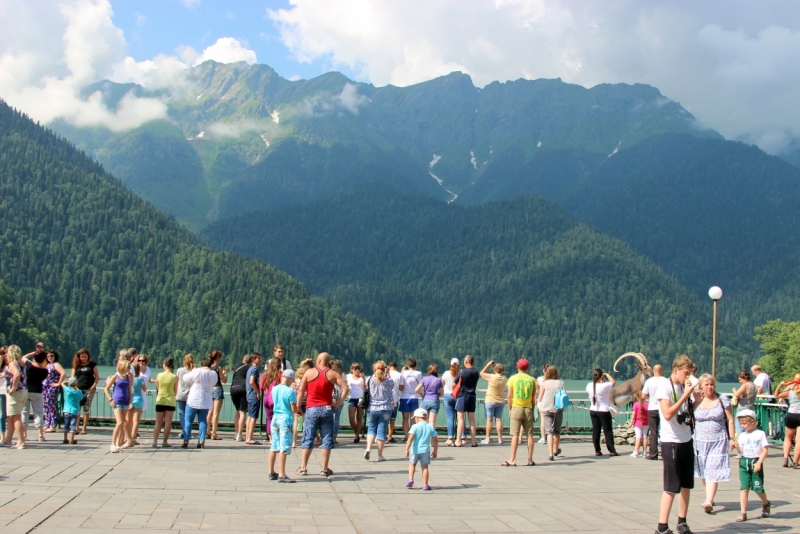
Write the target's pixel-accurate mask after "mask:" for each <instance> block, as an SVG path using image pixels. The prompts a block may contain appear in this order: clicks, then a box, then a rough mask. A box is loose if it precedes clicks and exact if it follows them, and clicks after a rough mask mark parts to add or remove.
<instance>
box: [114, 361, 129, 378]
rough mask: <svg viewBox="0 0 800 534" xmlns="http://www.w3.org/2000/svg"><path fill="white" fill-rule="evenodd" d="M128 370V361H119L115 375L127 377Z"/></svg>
mask: <svg viewBox="0 0 800 534" xmlns="http://www.w3.org/2000/svg"><path fill="white" fill-rule="evenodd" d="M130 370H131V362H129V361H128V360H120V361H118V362H117V373H119V374H120V376H125V375H127V374H128V371H130Z"/></svg>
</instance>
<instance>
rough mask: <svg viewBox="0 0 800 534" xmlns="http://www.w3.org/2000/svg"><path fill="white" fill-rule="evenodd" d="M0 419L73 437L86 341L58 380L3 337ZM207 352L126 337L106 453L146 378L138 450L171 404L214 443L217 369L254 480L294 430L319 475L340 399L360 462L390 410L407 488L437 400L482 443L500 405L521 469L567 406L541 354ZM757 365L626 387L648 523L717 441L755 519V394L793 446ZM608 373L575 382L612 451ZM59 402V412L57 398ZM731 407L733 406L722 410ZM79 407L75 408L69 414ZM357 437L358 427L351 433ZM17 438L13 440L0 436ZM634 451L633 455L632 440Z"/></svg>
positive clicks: (138, 412)
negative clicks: (262, 459) (264, 448)
mask: <svg viewBox="0 0 800 534" xmlns="http://www.w3.org/2000/svg"><path fill="white" fill-rule="evenodd" d="M0 354H1V355H2V359H1V360H0V366H1V367H0V371H2V373H1V374H0V405H2V407H3V412H2V414H0V423H2V424H0V431H2V441H0V443H2V444H3V445H4V446H6V447H16V448H17V449H24V448H25V446H26V437H27V427H28V423H29V419H30V417H29V414H30V413H32V414H33V416H34V427H35V428H36V429H37V432H38V440H39V441H44V440H45V439H46V437H45V436H46V434H47V433H52V432H55V431H56V427H57V426H58V421H59V418H60V419H61V421H62V428H63V432H64V436H63V443H64V444H76V443H77V440H76V438H75V436H76V435H80V434H85V433H86V428H87V421H88V417H89V413H90V409H91V405H92V402H93V399H94V397H95V395H96V391H97V388H98V387H99V383H100V380H101V378H100V375H99V372H98V368H97V364H96V363H95V362H94V361H92V357H91V355H90V354H89V351H88V350H86V349H81V350H79V351H78V352H77V353H76V354H75V355H74V357H73V360H72V366H71V372H70V376H69V378H67V373H66V371H65V370H64V368H63V367H62V365H61V364H60V363H59V355H58V354H57V353H56V352H54V351H48V350H46V349H45V347H44V345H43V344H41V343H39V344H37V346H36V349H35V350H34V351H33V352H31V353H29V354H25V355H22V353H21V350H20V348H19V347H18V346H16V345H11V346H8V347H2V348H0ZM222 359H223V357H222V353H221V352H220V351H213V352H212V353H211V354H209V355H208V356H207V357H205V358H203V359H201V360H200V361H199V362H197V363H195V359H194V356H193V355H192V354H187V355H185V356H184V358H183V361H182V362H181V363H182V365H181V367H180V368H178V369H177V370H176V369H175V362H174V359H173V358H165V359H164V361H163V362H161V372H159V373H158V374H157V375H156V376H155V378H152V377H151V371H150V367H149V363H150V361H149V358H148V357H147V356H146V355H144V354H139V353H138V352H137V351H136V349H126V350H122V351H120V352H119V356H118V360H117V364H116V372H115V373H114V374H113V375H111V376H109V377H108V378H107V379H106V381H105V384H104V385H103V393H104V395H105V398H106V400H107V401H108V403H109V406H110V408H111V409H112V411H113V414H114V420H115V426H114V429H113V432H112V435H111V443H110V447H109V450H110V452H111V453H119V452H120V451H122V450H124V449H129V448H131V447H135V446H137V445H139V440H138V438H139V437H140V430H141V429H140V428H139V424H140V421H141V417H142V413H143V411H145V410H146V409H147V395H146V392H147V390H148V385H149V384H155V385H156V386H155V389H156V397H155V413H156V420H155V425H154V428H153V434H152V443H151V447H159V446H160V447H164V448H169V447H172V445H171V444H170V442H169V438H170V435H171V431H172V425H173V416H174V415H175V412H176V411H177V422H178V425H179V435H180V439H181V445H180V446H181V447H182V448H188V447H189V446H190V441H191V439H192V435H193V429H194V423H195V420H196V421H197V428H198V433H197V441H196V445H195V447H196V448H198V449H203V448H205V442H206V439H211V440H219V439H223V438H222V436H220V435H219V416H220V412H221V409H222V406H223V403H224V398H225V393H224V389H223V384H226V383H227V381H228V378H229V377H230V378H231V384H230V394H229V396H230V399H231V401H232V402H233V404H234V406H235V408H236V411H237V415H236V417H235V420H234V430H235V435H234V439H235V440H236V441H244V443H245V444H246V445H253V446H258V445H261V443H260V442H259V441H257V440H255V430H256V428H257V425H258V421H259V416H260V415H261V412H262V410H263V413H264V416H265V419H266V429H267V433H268V439H269V441H270V453H269V478H270V479H272V480H277V481H278V482H282V483H292V482H294V480H293V479H291V478H290V477H289V476H288V475H287V473H286V459H287V457H288V456H289V455H290V454H291V452H292V449H294V448H296V447H297V442H298V434H299V435H300V438H301V439H300V449H301V455H300V465H299V467H298V468H297V470H296V471H295V473H296V474H298V475H307V474H308V469H309V460H310V458H311V452H312V450H313V449H314V448H315V447H318V448H319V449H320V450H321V454H320V458H321V462H320V463H321V466H320V467H321V471H320V474H321V475H322V476H325V477H329V476H331V475H332V474H333V471H332V469H331V468H330V466H329V461H330V451H331V449H333V448H334V447H335V446H336V445H338V444H339V439H338V437H339V436H338V434H339V428H340V425H341V418H342V414H343V408H344V405H345V403H347V407H348V410H347V415H348V418H349V426H350V427H351V428H352V429H353V431H354V439H353V442H354V443H355V444H358V443H360V441H361V439H362V437H365V438H366V446H365V448H364V454H363V455H364V458H365V459H366V460H370V458H371V455H372V450H373V447H375V448H376V449H377V458H376V460H377V461H378V462H382V461H385V460H386V458H385V456H384V452H385V446H386V443H393V442H396V439H395V437H394V432H395V430H396V429H395V427H394V422H395V420H396V419H397V417H398V415H400V417H401V420H402V436H398V438H397V439H399V440H402V441H404V442H405V456H406V457H408V458H409V479H408V482H407V487H409V488H410V487H413V486H414V475H415V473H416V466H417V464H419V465H420V466H421V473H422V489H423V490H425V491H429V490H431V486H430V484H429V477H430V469H429V466H430V464H431V460H432V459H435V458H436V457H437V455H438V447H439V439H438V432H437V430H436V427H435V425H434V423H435V419H436V416H437V413H438V412H439V409H440V407H442V406H443V407H444V409H445V411H446V414H447V417H446V420H447V426H446V428H447V430H446V432H447V437H446V440H445V441H444V446H446V447H466V446H468V445H469V446H470V447H478V446H479V443H480V444H484V445H488V444H490V443H491V439H492V431H493V430H494V431H495V433H496V440H497V443H498V444H500V445H502V444H503V443H504V442H503V423H502V421H503V414H504V411H505V410H506V409H508V415H509V419H510V443H509V458H508V460H506V461H504V462H503V463H502V466H504V467H516V466H517V451H518V448H519V445H520V444H521V443H523V442H526V444H527V445H526V449H527V451H526V452H527V455H526V456H527V458H526V464H525V465H527V466H534V465H536V463H535V462H534V460H533V451H534V443H535V441H536V440H535V437H534V413H535V412H534V408H538V412H539V414H540V416H541V419H542V421H541V430H542V434H541V439H540V440H539V442H540V443H543V444H546V445H547V456H548V460H550V461H554V459H555V457H557V456H558V455H560V454H561V447H560V444H561V442H560V438H561V430H562V425H563V414H564V409H565V408H566V405H567V404H568V403H569V400H568V397H567V395H566V391H565V386H564V382H563V381H562V380H561V379H560V378H559V374H558V369H557V367H556V366H554V365H545V366H543V368H542V375H541V376H540V377H538V378H534V377H533V376H532V375H531V374H529V362H528V361H527V360H525V359H521V360H519V361H518V362H517V363H516V373H515V374H513V375H511V376H510V377H506V376H505V374H504V373H505V367H504V366H503V365H502V364H500V363H495V362H494V361H489V362H487V363H486V364H485V366H484V367H483V368H482V369H481V370H480V371H478V370H477V368H476V367H475V361H474V358H473V357H472V356H470V355H467V356H466V357H465V358H464V361H463V366H462V365H461V362H460V361H459V360H458V359H457V358H453V359H452V360H451V361H450V367H449V368H448V369H447V370H446V371H445V372H444V373H442V374H441V376H440V374H439V368H438V365H436V364H431V365H429V366H428V368H427V370H426V373H425V375H424V376H423V373H422V372H420V371H418V370H417V362H416V360H415V359H413V358H410V359H409V360H408V362H407V363H406V365H404V366H403V367H402V368H401V369H400V370H399V371H398V369H397V364H396V363H395V362H390V363H389V364H387V363H385V362H383V361H377V362H375V363H374V364H373V365H372V369H371V374H369V375H367V374H366V373H365V372H364V370H363V369H362V368H361V365H360V364H357V363H354V364H352V365H351V366H350V367H349V370H350V372H349V373H346V374H345V372H344V369H343V365H342V362H341V361H338V360H334V359H332V358H331V357H330V355H328V354H327V353H321V354H319V355H318V356H317V358H316V360H315V361H312V360H311V359H306V360H303V361H302V362H300V365H299V367H298V369H297V371H296V372H295V371H294V370H293V369H292V365H291V363H290V362H289V360H288V359H287V358H286V357H285V350H284V348H283V347H282V346H280V345H276V346H275V347H274V349H273V357H272V358H270V359H269V360H268V361H267V362H266V365H265V366H264V368H263V372H262V368H261V364H262V356H261V354H260V353H258V352H252V353H250V354H247V355H246V356H244V358H243V359H242V362H241V364H239V365H237V366H236V368H235V369H233V370H231V369H226V368H224V367H223V365H222ZM751 370H752V372H753V374H754V375H755V376H756V379H755V380H751V376H752V375H751V374H750V373H749V372H747V371H743V372H741V373H740V374H739V382H740V387H738V388H734V390H733V391H732V396H731V400H729V399H728V397H727V396H723V395H720V394H719V393H718V391H717V383H716V380H715V378H714V377H713V376H711V375H709V374H704V375H702V376H700V377H699V378H697V377H696V376H695V375H696V372H697V367H696V366H695V365H694V364H693V363H692V362H691V360H690V359H689V357H688V356H685V355H684V356H679V357H677V358H676V359H675V360H674V362H673V364H672V372H671V374H670V375H668V376H664V372H663V368H662V366H661V365H656V366H654V368H653V373H654V376H653V377H651V378H649V379H648V380H647V381H646V382H645V383H644V385H643V387H642V389H641V391H640V392H639V391H635V392H634V403H633V407H632V410H631V412H630V421H629V424H630V425H631V426H633V428H634V430H635V446H634V451H633V453H632V454H631V456H633V457H640V456H641V457H644V458H649V459H651V460H657V459H659V455H660V457H661V459H662V460H663V476H664V493H663V497H662V500H661V509H660V514H659V525H658V527H657V529H656V532H657V533H660V534H665V533H668V532H671V531H670V530H669V527H668V524H667V518H668V517H669V514H670V511H671V509H672V506H673V502H674V500H675V497H676V496H677V497H678V525H677V529H678V532H679V533H690V532H691V530H690V529H689V527H688V525H687V522H686V516H687V513H688V507H689V494H690V490H691V489H693V487H694V479H695V478H699V479H700V480H701V481H702V484H703V486H704V488H705V500H704V502H703V503H702V505H701V507H702V508H703V510H704V511H705V512H707V513H710V512H711V511H713V508H714V505H715V502H714V499H715V495H716V491H717V488H718V485H719V484H720V483H724V482H727V481H729V480H730V478H731V466H730V452H731V451H737V452H738V453H739V456H738V457H737V458H738V459H739V479H740V487H741V514H740V516H739V517H737V518H736V520H737V521H746V520H747V519H748V517H747V500H748V495H749V491H753V492H755V493H756V494H757V495H758V497H759V498H760V500H761V504H762V508H761V513H760V516H761V517H768V516H769V515H770V507H771V503H770V501H769V500H768V499H767V496H766V493H765V489H764V468H763V463H764V459H765V458H766V456H767V450H768V447H769V441H768V439H767V435H766V433H765V432H764V431H763V430H762V429H759V428H757V421H756V415H755V412H754V409H755V399H756V398H757V396H758V395H762V397H763V396H764V395H767V396H769V398H770V399H774V400H776V401H778V402H786V403H788V407H789V409H788V413H787V414H786V420H785V442H784V450H783V453H784V462H783V465H784V467H789V466H792V465H794V467H795V468H797V467H798V461H799V460H800V449H798V448H796V447H795V450H794V457H793V458H792V457H790V451H791V448H792V445H793V443H794V440H795V436H796V432H797V427H798V424H800V398H798V395H800V374H799V375H797V376H796V377H795V379H794V380H791V381H784V382H781V383H780V384H778V386H777V387H776V388H775V390H774V392H773V390H772V385H771V381H770V379H769V376H767V374H766V373H764V372H763V370H762V369H761V368H760V367H759V366H757V365H756V366H754V367H753V368H752V369H751ZM481 378H482V379H483V380H484V381H485V383H486V389H485V398H484V408H485V411H486V427H485V438H484V439H483V440H481V441H480V442H479V441H478V437H477V428H476V420H475V411H476V409H477V406H478V402H477V396H478V392H479V390H478V384H479V380H480V379H481ZM615 384H616V383H615V380H614V378H613V377H612V376H610V375H609V374H608V373H606V372H604V371H603V370H602V369H595V370H594V371H593V373H592V379H591V381H590V382H589V383H588V384H587V386H586V393H587V395H588V397H589V408H588V409H589V415H590V418H591V422H592V443H593V446H594V450H595V455H597V456H601V455H602V454H603V452H602V449H601V433H602V434H603V435H604V437H605V446H606V449H607V453H608V455H609V456H619V453H618V452H617V451H616V449H615V444H614V435H613V420H612V412H616V411H617V408H616V406H615V405H614V403H613V401H612V398H613V397H612V389H613V388H614V386H615ZM62 390H63V403H62V407H61V413H59V411H58V410H59V403H58V399H59V394H60V392H61V391H62ZM732 404H735V405H737V413H736V416H735V417H734V415H733V411H732ZM81 417H82V418H81ZM364 434H365V435H364ZM15 435H16V437H17V441H16V443H15V444H13V445H12V440H13V437H14V436H15ZM640 450H641V451H642V452H641V454H640V453H639V451H640Z"/></svg>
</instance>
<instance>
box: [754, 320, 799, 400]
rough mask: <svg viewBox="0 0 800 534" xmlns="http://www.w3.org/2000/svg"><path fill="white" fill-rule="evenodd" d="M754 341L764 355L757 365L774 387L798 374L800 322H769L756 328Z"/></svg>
mask: <svg viewBox="0 0 800 534" xmlns="http://www.w3.org/2000/svg"><path fill="white" fill-rule="evenodd" d="M756 339H757V340H759V341H760V342H761V351H762V353H763V354H764V356H762V357H761V359H760V360H759V362H758V363H759V364H760V365H761V367H762V368H763V369H764V371H766V372H767V374H768V375H770V376H771V377H772V379H773V384H774V385H777V384H778V382H780V381H782V380H791V379H793V378H794V375H795V374H796V373H800V321H793V322H784V321H781V320H780V319H775V320H772V321H769V322H768V323H766V324H763V325H761V326H759V327H758V328H756Z"/></svg>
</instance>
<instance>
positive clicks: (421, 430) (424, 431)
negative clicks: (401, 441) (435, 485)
mask: <svg viewBox="0 0 800 534" xmlns="http://www.w3.org/2000/svg"><path fill="white" fill-rule="evenodd" d="M431 443H433V452H431ZM438 453H439V438H437V437H436V429H435V428H434V427H433V425H432V424H430V423H429V422H428V412H427V410H425V409H423V408H417V409H416V410H414V425H413V426H412V427H411V428H410V429H409V431H408V441H407V442H406V458H408V459H409V464H408V482H406V487H407V488H411V487H413V486H414V471H415V470H416V468H417V462H419V463H420V464H422V484H423V486H422V491H430V490H431V487H430V486H429V485H428V466H429V465H430V463H431V458H436V455H437V454H438Z"/></svg>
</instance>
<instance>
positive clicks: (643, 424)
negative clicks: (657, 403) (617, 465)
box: [631, 391, 650, 458]
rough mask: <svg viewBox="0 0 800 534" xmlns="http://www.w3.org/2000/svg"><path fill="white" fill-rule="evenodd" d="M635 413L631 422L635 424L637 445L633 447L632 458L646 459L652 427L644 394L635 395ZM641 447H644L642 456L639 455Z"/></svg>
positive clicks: (637, 393)
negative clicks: (643, 397) (643, 398)
mask: <svg viewBox="0 0 800 534" xmlns="http://www.w3.org/2000/svg"><path fill="white" fill-rule="evenodd" d="M633 400H634V401H635V402H634V403H633V413H632V414H631V422H632V423H633V430H634V431H635V432H636V444H635V445H634V446H633V452H632V453H631V456H632V457H633V458H638V457H639V456H641V457H642V458H644V456H645V452H644V451H646V450H647V432H648V431H649V430H650V425H649V424H648V420H647V402H645V401H642V394H641V393H640V392H638V391H637V392H636V393H634V394H633ZM639 445H641V446H642V454H639Z"/></svg>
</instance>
